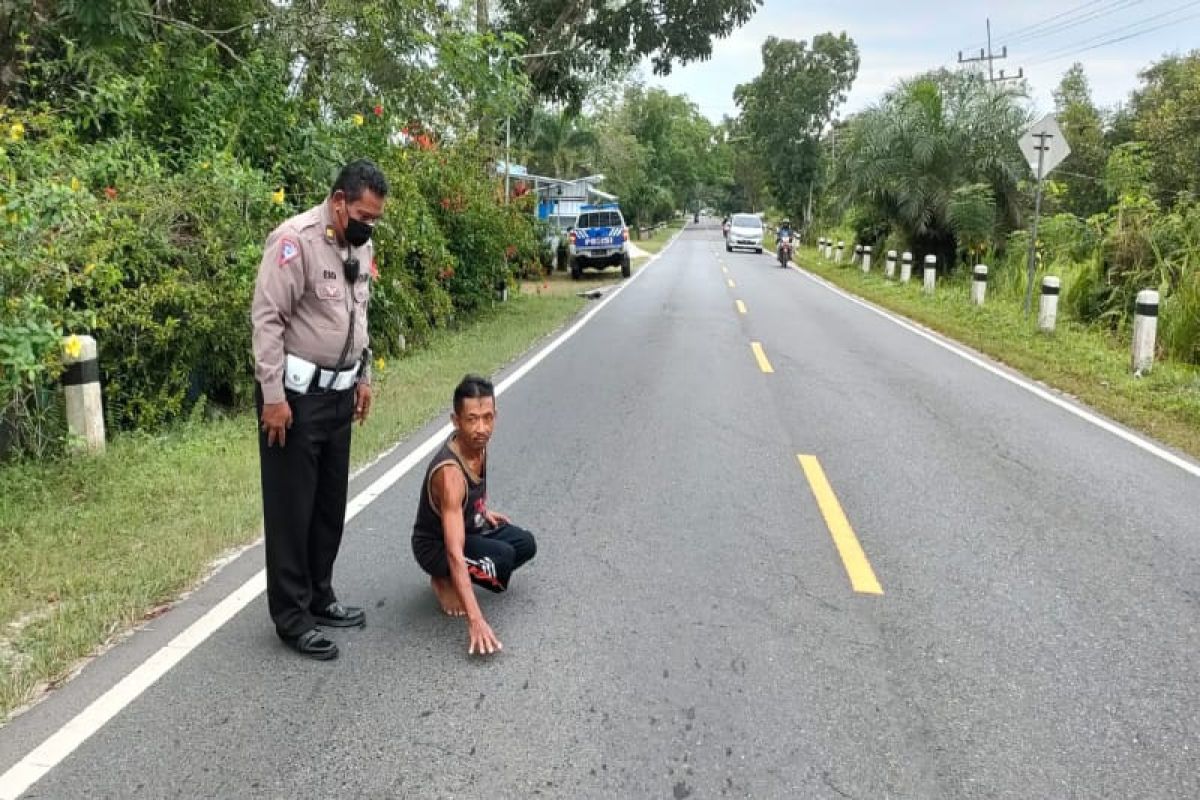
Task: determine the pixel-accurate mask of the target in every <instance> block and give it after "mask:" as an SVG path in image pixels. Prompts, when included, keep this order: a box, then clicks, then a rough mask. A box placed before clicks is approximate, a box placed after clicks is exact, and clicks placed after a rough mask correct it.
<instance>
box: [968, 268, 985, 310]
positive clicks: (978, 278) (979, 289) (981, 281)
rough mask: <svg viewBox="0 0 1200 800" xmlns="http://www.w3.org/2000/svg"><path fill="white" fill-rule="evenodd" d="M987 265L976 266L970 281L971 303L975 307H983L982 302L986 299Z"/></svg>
mask: <svg viewBox="0 0 1200 800" xmlns="http://www.w3.org/2000/svg"><path fill="white" fill-rule="evenodd" d="M987 275H988V268H987V264H976V265H975V274H974V275H972V279H971V302H972V303H973V304H975V305H977V306H981V305H983V300H984V298H985V297H987Z"/></svg>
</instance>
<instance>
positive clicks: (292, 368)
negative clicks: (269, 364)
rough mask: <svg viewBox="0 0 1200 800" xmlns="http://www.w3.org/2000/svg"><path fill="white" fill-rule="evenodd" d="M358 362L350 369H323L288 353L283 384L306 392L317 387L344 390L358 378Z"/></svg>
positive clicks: (290, 388) (294, 390) (287, 387)
mask: <svg viewBox="0 0 1200 800" xmlns="http://www.w3.org/2000/svg"><path fill="white" fill-rule="evenodd" d="M358 366H359V365H358V362H357V361H356V362H354V364H353V365H352V366H351V367H349V368H348V369H343V370H336V369H322V368H321V367H319V366H317V365H316V364H314V363H313V362H311V361H308V360H306V359H303V358H300V356H294V355H292V354H290V353H289V354H288V357H287V363H286V364H285V366H284V372H283V385H284V387H285V388H286V389H289V390H291V391H293V392H298V393H299V394H306V393H308V392H311V391H313V390H315V389H328V390H331V391H335V392H344V391H346V390H347V389H350V388H352V387H353V386H354V384H355V382H356V381H357V379H358Z"/></svg>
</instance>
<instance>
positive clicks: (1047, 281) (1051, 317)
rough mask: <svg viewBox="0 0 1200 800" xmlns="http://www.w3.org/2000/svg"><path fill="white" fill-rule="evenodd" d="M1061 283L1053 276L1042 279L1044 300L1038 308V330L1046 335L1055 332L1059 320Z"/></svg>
mask: <svg viewBox="0 0 1200 800" xmlns="http://www.w3.org/2000/svg"><path fill="white" fill-rule="evenodd" d="M1061 285H1062V284H1061V282H1060V281H1059V279H1058V278H1056V277H1054V276H1053V275H1047V276H1046V277H1044V278H1042V300H1041V304H1040V305H1039V306H1038V329H1039V330H1042V331H1045V332H1046V333H1053V332H1054V323H1055V320H1057V319H1058V291H1059V288H1060V286H1061Z"/></svg>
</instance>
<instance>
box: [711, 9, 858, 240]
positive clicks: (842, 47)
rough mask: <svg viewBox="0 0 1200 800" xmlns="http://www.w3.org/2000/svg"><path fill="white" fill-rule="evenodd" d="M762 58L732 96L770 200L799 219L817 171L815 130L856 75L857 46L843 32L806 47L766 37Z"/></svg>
mask: <svg viewBox="0 0 1200 800" xmlns="http://www.w3.org/2000/svg"><path fill="white" fill-rule="evenodd" d="M762 59H763V71H762V74H760V75H759V76H758V77H757V78H755V79H754V80H753V81H751V82H750V83H747V84H742V85H741V86H738V87H737V89H735V90H734V99H735V100H736V101H737V103H738V105H739V106H740V107H741V112H742V123H743V127H744V129H745V130H746V131H747V132H748V133H749V135H750V138H751V141H752V144H753V147H754V148H755V150H756V151H757V152H758V153H759V154H760V156H761V158H762V163H763V165H764V167H765V168H766V170H767V180H768V183H769V185H770V187H771V192H772V194H773V195H774V197H775V200H776V202H778V203H779V204H780V205H782V206H783V207H784V208H785V209H786V210H787V211H788V212H789V213H791V214H792V215H794V216H796V217H797V218H803V217H804V214H805V212H806V211H807V208H808V198H809V197H810V196H811V192H812V190H813V185H814V184H815V182H816V181H817V179H818V176H819V172H820V165H821V144H820V136H821V131H822V129H823V128H824V127H825V126H826V125H827V124H828V123H829V121H830V120H831V118H832V116H833V112H834V111H835V110H836V109H837V107H838V106H839V105H841V104H842V103H843V102H844V101H845V99H846V93H847V92H849V91H850V86H851V85H852V84H853V83H854V78H855V77H856V76H857V75H858V64H859V57H858V46H857V45H855V43H854V41H853V40H852V39H850V38H849V37H848V36H847V35H846V34H845V33H842V34H839V35H834V34H832V33H823V34H820V35H819V36H816V37H815V38H814V39H813V41H812V46H811V47H809V45H808V43H807V42H805V41H802V40H801V41H794V40H790V39H777V38H775V37H774V36H772V37H770V38H768V39H767V41H766V42H765V43H764V44H763V46H762Z"/></svg>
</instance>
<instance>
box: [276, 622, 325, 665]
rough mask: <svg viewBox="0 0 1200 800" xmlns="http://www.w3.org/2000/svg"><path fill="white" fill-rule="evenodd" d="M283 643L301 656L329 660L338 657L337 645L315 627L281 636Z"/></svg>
mask: <svg viewBox="0 0 1200 800" xmlns="http://www.w3.org/2000/svg"><path fill="white" fill-rule="evenodd" d="M280 638H281V639H283V641H284V644H286V645H287V646H288V647H290V648H292V649H293V650H295V651H296V652H297V653H299V654H300V655H302V656H308V657H309V658H315V659H316V660H317V661H329V660H331V659H334V658H337V657H338V646H337V645H336V644H334V643H333V642H331V641H329V640H328V639H326V638H325V634H323V633H321V632H320V631H319V630H317V629H316V628H312V629H310V630H307V631H305V632H304V633H302V634H300V635H299V636H282V637H280Z"/></svg>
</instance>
